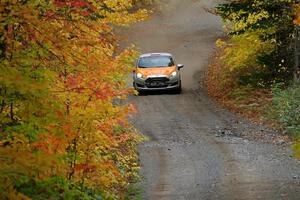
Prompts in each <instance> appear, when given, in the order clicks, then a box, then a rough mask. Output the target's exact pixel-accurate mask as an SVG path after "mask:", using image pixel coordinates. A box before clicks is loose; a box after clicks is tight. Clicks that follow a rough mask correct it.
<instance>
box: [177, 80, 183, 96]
mask: <svg viewBox="0 0 300 200" xmlns="http://www.w3.org/2000/svg"><path fill="white" fill-rule="evenodd" d="M181 92H182V85H181V82H180V85H179V87H178V88H177V89H176V90H175V93H176V94H181Z"/></svg>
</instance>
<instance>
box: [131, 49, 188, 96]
mask: <svg viewBox="0 0 300 200" xmlns="http://www.w3.org/2000/svg"><path fill="white" fill-rule="evenodd" d="M182 68H183V65H182V64H177V65H176V64H175V61H174V59H173V56H172V55H171V54H169V53H148V54H142V55H141V56H140V57H139V58H138V59H137V64H136V68H135V70H134V74H133V86H134V89H135V90H137V91H139V92H145V91H156V90H172V91H175V92H177V93H181V77H180V70H181V69H182Z"/></svg>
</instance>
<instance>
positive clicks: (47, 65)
mask: <svg viewBox="0 0 300 200" xmlns="http://www.w3.org/2000/svg"><path fill="white" fill-rule="evenodd" d="M0 10H1V12H0V36H1V37H0V71H1V73H0V93H1V96H0V97H1V99H0V119H1V121H0V131H1V135H0V159H1V166H0V191H1V194H3V197H4V198H6V199H18V198H20V199H22V198H23V199H24V198H39V199H48V198H54V199H56V198H57V199H65V198H69V199H70V198H71V199H76V198H77V199H78V198H80V199H96V198H100V197H102V198H113V199H120V198H122V197H123V196H124V194H125V192H126V189H127V187H128V184H129V183H130V181H132V179H133V178H134V177H135V176H136V170H137V169H138V164H137V154H136V150H135V148H136V144H137V142H138V141H139V140H140V137H139V136H138V135H137V134H136V132H135V130H134V129H133V127H131V125H130V124H129V123H128V121H127V120H126V118H127V116H128V115H129V114H130V113H132V112H133V111H134V107H133V106H132V105H126V104H125V105H123V104H122V105H121V104H120V103H118V102H120V101H117V99H120V100H122V99H125V98H126V96H127V95H128V94H130V93H131V92H132V90H131V89H128V88H127V84H126V81H125V80H126V78H125V77H126V76H127V73H128V72H130V70H131V67H132V63H133V58H134V57H135V56H136V52H135V51H134V50H133V49H130V48H129V49H126V50H124V51H123V52H121V53H119V54H118V55H116V45H117V41H116V38H115V36H114V34H113V32H114V28H115V27H117V26H128V25H130V24H131V23H134V22H137V21H140V20H143V19H145V17H146V11H145V10H137V9H135V8H134V5H133V4H132V1H131V0H117V1H116V0H107V1H98V0H50V1H49V0H41V1H31V0H28V1H21V0H14V1H11V0H4V1H1V4H0Z"/></svg>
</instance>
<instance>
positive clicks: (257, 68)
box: [217, 0, 294, 87]
mask: <svg viewBox="0 0 300 200" xmlns="http://www.w3.org/2000/svg"><path fill="white" fill-rule="evenodd" d="M292 5H293V4H292V1H290V0H275V1H267V0H245V1H233V2H231V3H225V4H220V5H219V6H218V7H217V10H218V13H219V15H220V16H221V17H222V18H223V19H224V21H225V22H226V23H227V25H226V26H225V29H226V31H227V33H228V36H229V38H230V39H229V41H228V43H227V44H226V43H225V44H226V46H225V54H224V56H223V58H222V60H223V63H224V64H225V65H227V66H228V68H229V69H230V70H231V71H233V70H235V71H237V72H236V74H239V76H240V78H238V79H237V81H239V84H242V85H248V84H249V85H251V86H255V87H270V86H272V84H274V83H278V82H289V80H290V79H291V77H292V68H293V64H294V63H293V48H292V44H293V43H292V42H293V23H292V21H293V13H292V12H291V10H292Z"/></svg>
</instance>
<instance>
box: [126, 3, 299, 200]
mask: <svg viewBox="0 0 300 200" xmlns="http://www.w3.org/2000/svg"><path fill="white" fill-rule="evenodd" d="M216 3H217V2H216V1H213V0H184V1H182V0H167V1H164V3H163V4H162V5H161V10H162V11H163V12H159V13H158V14H155V15H154V17H153V18H152V19H151V20H150V21H147V22H142V23H139V24H136V25H134V26H133V27H131V28H130V29H129V30H127V33H126V34H127V36H128V37H130V40H129V41H128V42H133V43H135V44H136V45H137V46H138V47H139V48H140V50H141V52H143V53H147V52H170V53H172V54H173V55H174V56H175V58H176V61H177V63H183V64H185V68H184V70H183V71H182V79H183V80H182V81H183V93H182V94H181V95H174V94H165V93H154V94H149V95H145V96H138V97H131V98H130V100H131V101H133V102H134V103H135V104H136V105H137V107H138V109H139V113H138V114H137V115H136V116H135V117H134V118H133V119H132V121H133V123H134V124H135V125H136V127H137V128H138V129H139V130H140V131H141V132H142V133H143V134H144V135H146V136H148V137H149V138H150V140H149V141H148V142H145V143H143V144H142V145H140V147H139V153H140V159H141V164H142V171H141V175H142V177H143V180H142V183H141V187H142V189H143V194H142V195H143V199H149V200H160V199H174V200H196V199H197V200H198V199H225V200H227V199H228V200H234V199H249V200H253V199H300V163H299V161H296V160H294V159H293V158H292V157H291V152H290V151H289V148H283V147H280V146H276V145H272V144H266V143H262V142H258V141H251V140H247V139H245V138H239V137H236V136H234V135H239V133H243V134H245V133H246V134H252V133H254V132H257V131H261V132H262V131H264V128H263V127H261V126H258V125H254V124H251V123H250V122H247V121H245V120H242V119H239V118H238V117H236V116H234V115H233V114H230V113H228V112H227V111H225V110H223V109H220V108H219V107H217V106H216V105H215V104H214V103H213V102H212V101H211V100H210V99H209V98H208V97H207V95H206V93H205V91H204V90H203V89H201V84H200V83H199V80H201V77H202V76H203V72H204V70H205V67H207V65H208V63H209V60H210V56H211V55H212V53H213V52H214V42H215V40H216V38H217V37H218V36H221V35H222V34H223V33H222V23H221V20H220V19H219V18H217V17H216V16H213V15H211V14H209V13H207V12H205V11H204V10H203V8H204V7H205V8H207V7H212V6H215V5H216Z"/></svg>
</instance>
